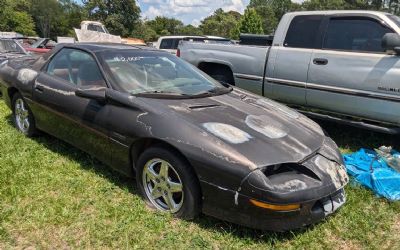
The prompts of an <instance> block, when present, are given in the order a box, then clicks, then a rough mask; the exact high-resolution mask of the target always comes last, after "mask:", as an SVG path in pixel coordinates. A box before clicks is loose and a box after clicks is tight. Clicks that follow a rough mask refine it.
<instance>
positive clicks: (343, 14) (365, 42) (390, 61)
mask: <svg viewBox="0 0 400 250" xmlns="http://www.w3.org/2000/svg"><path fill="white" fill-rule="evenodd" d="M398 24H399V18H398V17H396V16H394V15H391V14H387V13H381V12H372V11H371V12H368V11H321V12H295V13H290V14H287V15H286V16H284V18H283V19H282V22H281V24H280V25H279V27H278V29H277V32H276V35H275V39H274V42H273V45H272V47H271V50H270V54H269V59H268V64H267V66H266V80H267V81H266V86H265V87H264V94H265V95H267V96H270V97H271V98H273V99H276V100H279V101H282V102H285V103H288V104H292V105H301V106H304V107H310V108H313V109H317V110H320V111H322V112H324V111H327V112H330V113H332V115H334V114H333V113H335V114H342V115H347V116H351V117H352V118H355V120H362V119H367V120H369V121H370V122H375V121H380V122H382V121H383V122H384V123H391V124H400V116H399V115H398V114H399V113H400V105H399V102H400V93H399V92H400V91H396V89H399V87H400V86H399V83H398V79H399V77H400V72H399V69H400V57H399V56H398V55H396V54H393V53H388V52H387V51H386V48H384V47H382V41H383V38H384V36H385V35H386V34H388V33H395V34H399V32H400V30H399V26H398Z"/></svg>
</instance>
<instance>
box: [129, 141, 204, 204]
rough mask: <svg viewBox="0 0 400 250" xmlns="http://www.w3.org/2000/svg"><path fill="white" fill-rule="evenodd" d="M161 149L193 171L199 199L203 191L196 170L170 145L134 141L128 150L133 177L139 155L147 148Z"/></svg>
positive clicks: (158, 142)
mask: <svg viewBox="0 0 400 250" xmlns="http://www.w3.org/2000/svg"><path fill="white" fill-rule="evenodd" d="M156 146H159V147H163V148H166V149H168V150H171V151H173V152H175V153H176V154H177V155H179V156H180V157H181V158H182V159H183V160H184V161H185V162H186V164H187V165H188V166H189V167H190V168H191V169H192V170H193V172H194V173H195V175H196V180H197V184H198V186H199V190H200V197H202V196H203V190H202V189H201V185H200V180H199V176H198V174H197V171H196V169H195V168H194V167H193V165H192V164H190V161H189V160H188V159H187V157H186V156H185V155H184V154H183V153H182V152H181V151H180V150H179V149H178V148H176V147H175V146H173V145H172V144H170V143H168V142H166V141H163V140H160V139H157V138H141V139H139V140H137V141H135V142H134V143H133V144H132V145H131V148H130V162H131V166H132V170H133V175H134V173H135V172H136V167H137V166H136V165H137V161H138V159H139V157H140V155H141V154H142V153H143V152H144V151H145V150H146V149H148V148H151V147H156Z"/></svg>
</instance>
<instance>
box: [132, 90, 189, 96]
mask: <svg viewBox="0 0 400 250" xmlns="http://www.w3.org/2000/svg"><path fill="white" fill-rule="evenodd" d="M132 95H135V96H140V95H168V96H187V95H186V94H183V93H177V92H172V91H165V90H151V91H144V92H139V93H132Z"/></svg>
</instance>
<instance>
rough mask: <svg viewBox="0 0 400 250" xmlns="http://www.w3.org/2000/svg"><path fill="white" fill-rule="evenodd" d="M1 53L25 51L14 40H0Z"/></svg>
mask: <svg viewBox="0 0 400 250" xmlns="http://www.w3.org/2000/svg"><path fill="white" fill-rule="evenodd" d="M0 52H1V53H7V52H13V53H25V52H24V50H23V49H22V48H21V47H20V46H19V45H18V44H17V42H16V41H13V40H0Z"/></svg>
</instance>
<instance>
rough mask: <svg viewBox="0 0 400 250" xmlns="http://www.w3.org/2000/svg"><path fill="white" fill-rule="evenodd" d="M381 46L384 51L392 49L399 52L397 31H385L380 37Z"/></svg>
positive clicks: (399, 39) (399, 43) (399, 44)
mask: <svg viewBox="0 0 400 250" xmlns="http://www.w3.org/2000/svg"><path fill="white" fill-rule="evenodd" d="M382 48H384V49H385V50H386V51H388V52H391V51H394V52H395V53H396V54H400V35H399V34H397V33H386V34H385V35H384V36H383V38H382Z"/></svg>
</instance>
